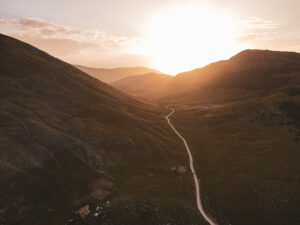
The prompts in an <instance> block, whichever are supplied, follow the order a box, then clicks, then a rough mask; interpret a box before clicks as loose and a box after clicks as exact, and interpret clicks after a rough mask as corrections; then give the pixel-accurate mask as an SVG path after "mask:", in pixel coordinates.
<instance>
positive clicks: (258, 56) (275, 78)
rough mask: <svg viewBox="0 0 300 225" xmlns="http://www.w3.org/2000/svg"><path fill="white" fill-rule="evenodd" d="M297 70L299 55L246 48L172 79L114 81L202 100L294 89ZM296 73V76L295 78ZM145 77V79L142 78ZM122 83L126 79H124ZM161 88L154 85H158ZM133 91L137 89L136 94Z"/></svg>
mask: <svg viewBox="0 0 300 225" xmlns="http://www.w3.org/2000/svg"><path fill="white" fill-rule="evenodd" d="M298 71H300V54H299V53H293V52H276V51H268V50H245V51H243V52H241V53H239V54H237V55H235V56H233V57H232V58H230V59H229V60H224V61H220V62H215V63H212V64H209V65H208V66H205V67H203V68H199V69H195V70H192V71H188V72H184V73H180V74H178V75H177V76H175V77H173V78H171V79H165V77H163V76H161V79H160V77H158V76H156V79H155V80H154V79H153V82H152V83H151V86H150V85H149V86H148V85H144V83H147V82H148V81H147V79H149V77H147V76H143V77H141V78H140V79H139V80H136V79H128V80H127V81H126V85H124V84H123V83H122V82H120V83H118V82H116V83H113V85H115V86H116V87H117V88H119V89H120V90H122V91H124V92H126V93H128V94H131V95H137V94H139V96H142V97H144V98H148V99H154V100H158V101H165V102H176V103H178V102H181V103H185V104H187V103H201V102H202V103H205V102H212V101H213V102H216V103H217V102H223V101H234V100H238V99H247V98H249V97H253V96H262V95H266V94H267V93H271V92H276V91H278V90H279V89H293V88H294V86H295V83H294V80H295V79H297V75H295V73H297V72H298ZM295 76H296V77H295ZM143 80H145V81H143ZM124 83H125V82H124ZM161 85H162V88H159V89H158V88H156V87H161ZM136 90H140V91H139V92H138V93H137V92H136Z"/></svg>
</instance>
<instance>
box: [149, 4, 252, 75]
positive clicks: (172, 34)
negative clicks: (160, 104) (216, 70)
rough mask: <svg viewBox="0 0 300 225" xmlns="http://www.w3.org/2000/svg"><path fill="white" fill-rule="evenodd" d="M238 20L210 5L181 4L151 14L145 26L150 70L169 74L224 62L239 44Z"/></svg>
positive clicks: (240, 48) (237, 49)
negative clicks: (154, 69)
mask: <svg viewBox="0 0 300 225" xmlns="http://www.w3.org/2000/svg"><path fill="white" fill-rule="evenodd" d="M240 25H241V24H240V23H239V20H238V19H236V18H234V15H231V14H229V13H228V12H224V11H221V10H219V9H217V8H213V7H212V6H210V5H204V4H199V3H198V4H191V3H181V4H173V5H170V6H168V7H164V8H162V9H160V10H158V11H157V12H155V13H153V14H152V15H151V17H150V19H149V22H148V24H147V25H146V26H145V33H146V35H145V37H146V40H147V41H148V44H149V46H147V47H148V49H147V51H146V53H147V55H148V56H149V57H150V62H151V66H152V67H155V68H158V69H160V70H162V71H163V72H166V73H169V74H176V73H178V72H181V71H186V70H190V69H193V68H196V67H199V66H203V65H205V64H208V63H209V62H212V61H215V60H220V59H225V58H227V57H229V56H231V55H233V54H235V53H237V52H238V51H240V50H242V49H245V48H247V45H246V44H241V43H238V37H239V35H240V33H239V28H240V27H239V26H240Z"/></svg>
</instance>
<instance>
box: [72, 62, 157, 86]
mask: <svg viewBox="0 0 300 225" xmlns="http://www.w3.org/2000/svg"><path fill="white" fill-rule="evenodd" d="M75 66H76V67H77V68H78V69H80V70H81V71H83V72H85V73H87V74H89V75H90V76H92V77H95V78H97V79H98V80H101V81H103V82H105V83H111V82H115V81H117V80H120V79H123V78H126V77H129V76H136V75H143V74H147V73H160V72H159V71H158V70H155V69H150V68H146V67H118V68H112V69H107V68H92V67H86V66H80V65H75Z"/></svg>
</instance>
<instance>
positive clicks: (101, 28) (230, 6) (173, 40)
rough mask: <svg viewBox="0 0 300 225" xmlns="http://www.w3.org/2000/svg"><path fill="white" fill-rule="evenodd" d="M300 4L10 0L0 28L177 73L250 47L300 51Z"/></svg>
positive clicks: (65, 55) (74, 58) (111, 62)
mask: <svg viewBox="0 0 300 225" xmlns="http://www.w3.org/2000/svg"><path fill="white" fill-rule="evenodd" d="M299 8H300V1H299V0H288V1H285V2H284V3H283V2H282V1H277V0H265V1H263V2H262V1H259V0H253V1H247V2H244V1H243V2H242V1H237V0H227V1H220V0H188V1H183V0H176V1H173V0H164V1H156V0H127V1H120V0H111V1H104V0H97V1H96V0H91V1H89V2H86V1H83V0H76V1H70V0H64V1H59V0H52V1H35V0H27V1H23V0H13V1H1V2H0V32H1V33H4V34H7V35H9V36H12V37H15V38H18V39H20V40H23V41H25V42H27V43H30V44H32V45H34V46H36V47H38V48H40V49H42V50H44V51H46V52H48V53H50V54H51V55H54V56H56V57H58V58H60V59H62V60H65V61H67V62H69V63H72V64H80V65H85V66H90V67H102V68H112V67H134V66H146V67H151V68H155V69H158V70H160V71H162V72H164V73H168V74H171V75H175V74H177V73H179V72H182V71H186V70H191V69H194V68H197V67H202V66H204V65H206V64H208V63H211V62H213V61H218V60H222V59H227V58H229V57H230V56H232V55H234V54H236V53H238V52H239V51H241V50H243V49H247V48H256V49H270V50H282V51H300V28H299V27H300V14H299ZM270 9H272V10H270Z"/></svg>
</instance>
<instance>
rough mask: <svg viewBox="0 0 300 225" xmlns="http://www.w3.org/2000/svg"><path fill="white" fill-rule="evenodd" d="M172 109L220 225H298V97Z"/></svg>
mask: <svg viewBox="0 0 300 225" xmlns="http://www.w3.org/2000/svg"><path fill="white" fill-rule="evenodd" d="M299 75H300V74H298V77H300V76H299ZM298 80H299V79H298ZM298 84H299V83H298ZM298 87H299V86H298ZM298 90H299V89H298ZM177 107H178V110H179V111H178V112H177V113H176V114H175V115H174V118H173V120H174V122H175V124H176V125H177V126H178V127H179V128H180V131H181V132H182V134H183V135H184V136H185V137H186V139H187V141H188V142H189V144H190V147H191V149H192V151H193V154H194V157H195V162H196V167H197V171H198V173H199V177H200V178H201V184H202V192H203V194H204V195H205V196H207V198H208V202H209V203H210V205H209V207H211V208H213V209H214V210H215V211H216V213H217V215H218V217H219V221H221V224H223V223H224V224H232V225H253V224H273V225H286V224H290V225H292V224H299V223H300V219H299V214H300V211H299V202H300V192H299V187H300V178H299V173H300V166H299V160H300V153H299V149H300V126H299V122H300V118H299V112H300V108H299V107H300V96H299V91H298V92H295V91H294V90H283V91H281V92H278V93H276V94H272V95H269V96H264V97H259V98H251V99H248V100H244V101H235V102H231V103H223V104H205V105H199V104H195V105H192V106H191V105H190V106H185V108H181V109H180V107H179V106H177Z"/></svg>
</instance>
